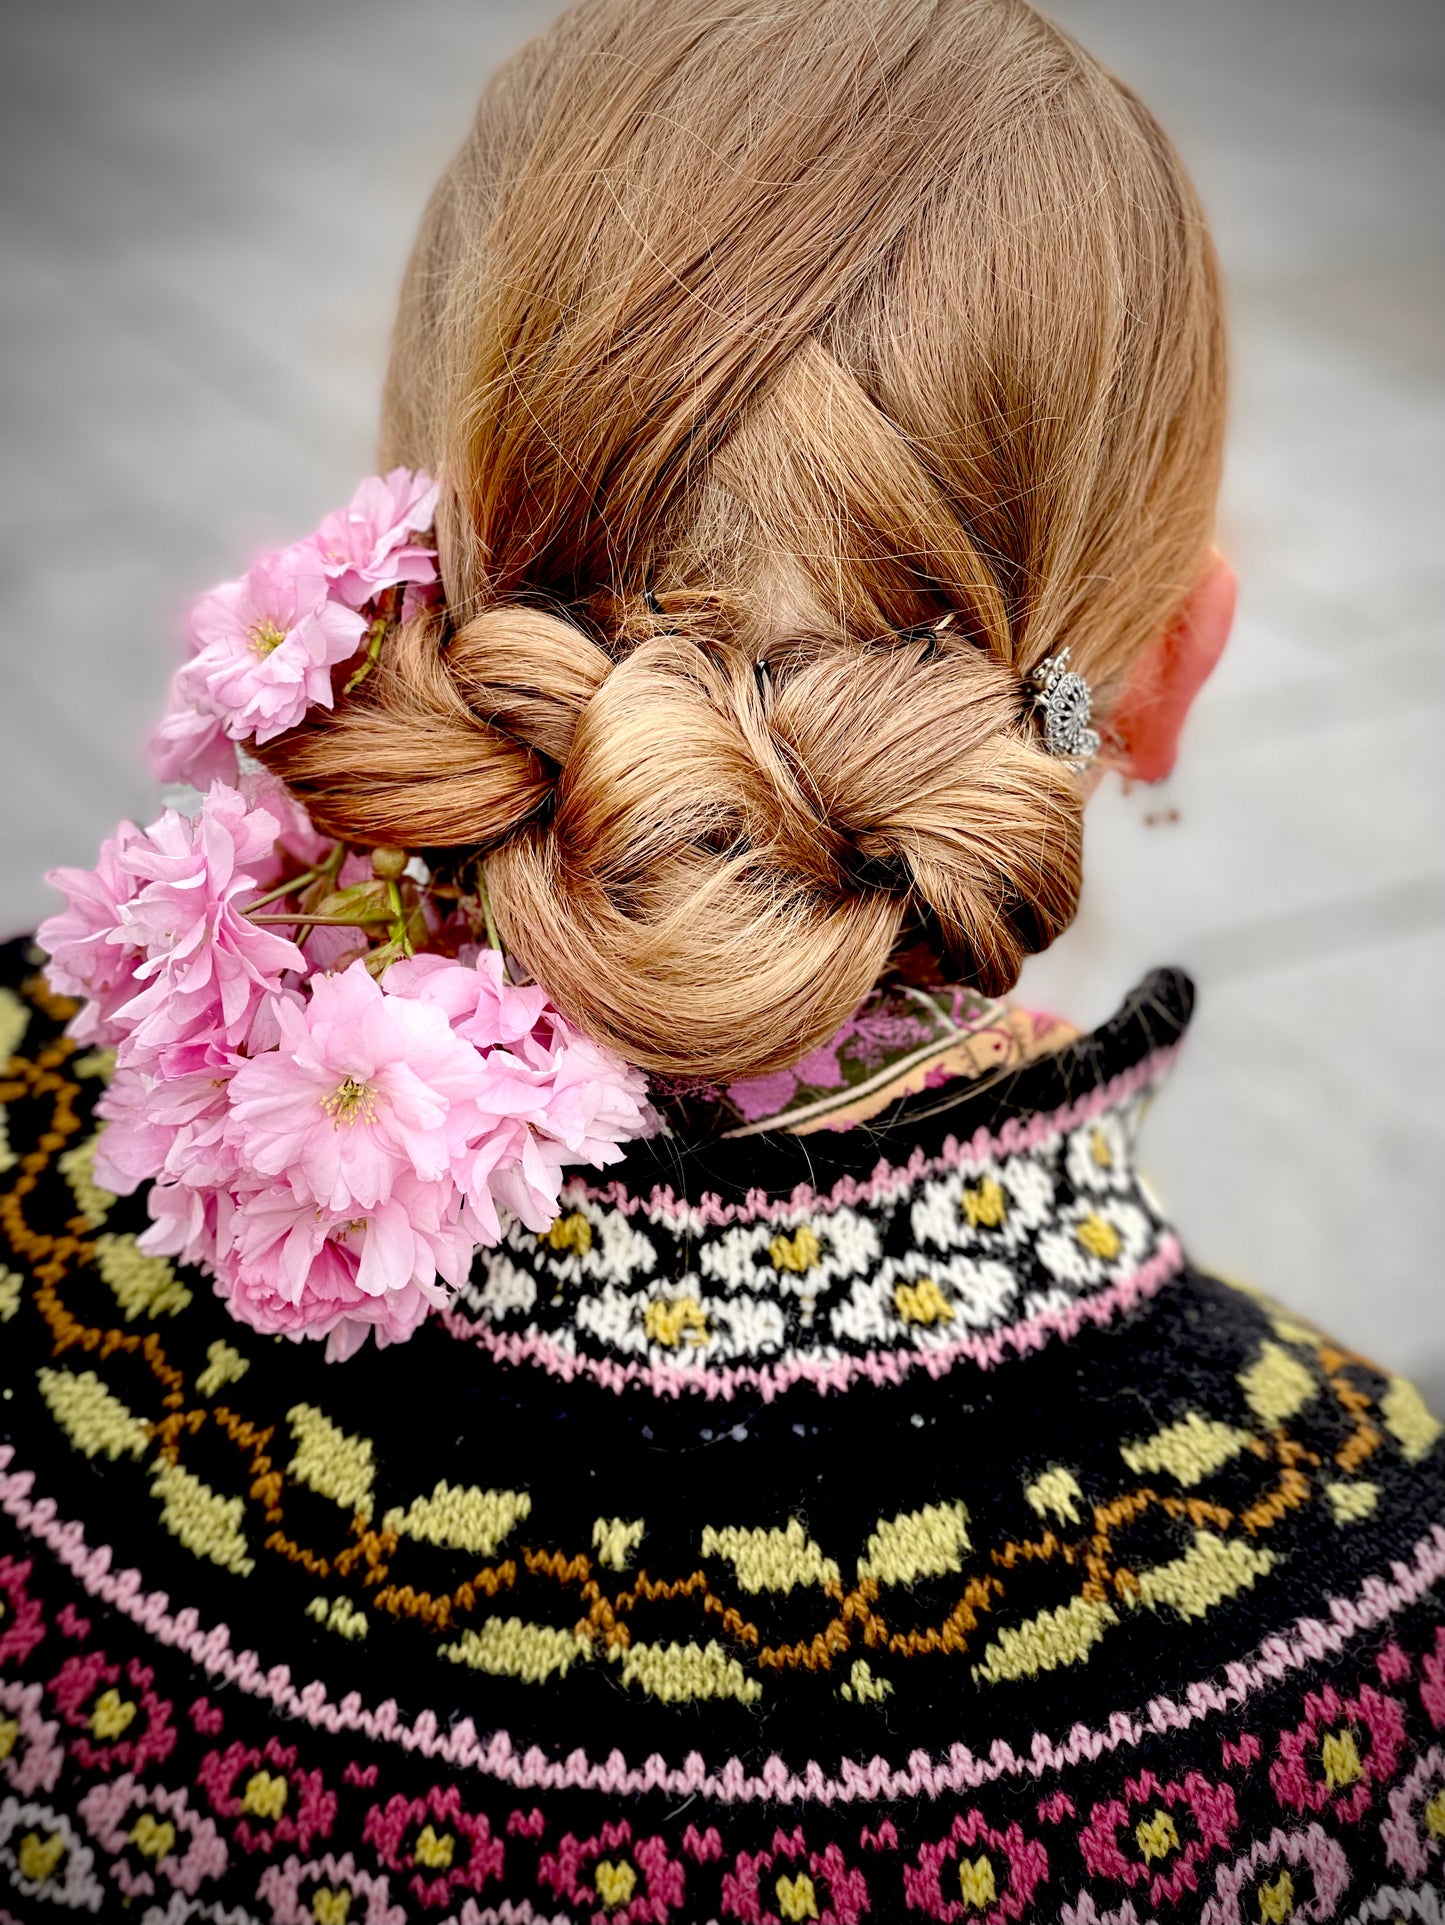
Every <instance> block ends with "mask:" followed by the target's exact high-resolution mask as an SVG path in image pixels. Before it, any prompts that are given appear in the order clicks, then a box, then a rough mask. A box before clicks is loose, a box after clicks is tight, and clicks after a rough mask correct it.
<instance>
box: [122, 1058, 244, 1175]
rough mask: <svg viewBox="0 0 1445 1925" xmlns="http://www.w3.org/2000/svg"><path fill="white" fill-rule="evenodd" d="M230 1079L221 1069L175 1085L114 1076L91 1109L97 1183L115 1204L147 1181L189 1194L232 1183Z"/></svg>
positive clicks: (137, 1075)
mask: <svg viewBox="0 0 1445 1925" xmlns="http://www.w3.org/2000/svg"><path fill="white" fill-rule="evenodd" d="M231 1074H232V1070H231V1068H230V1067H229V1066H225V1065H216V1066H214V1067H211V1068H207V1069H199V1070H193V1071H191V1072H190V1073H189V1074H187V1075H181V1076H174V1077H155V1076H149V1075H147V1074H145V1073H144V1072H143V1071H141V1070H138V1069H121V1070H117V1072H116V1074H115V1077H114V1079H113V1080H112V1082H111V1085H110V1087H109V1089H107V1090H106V1092H105V1094H104V1096H102V1098H101V1099H100V1101H99V1102H98V1103H97V1104H96V1106H95V1113H96V1115H97V1116H99V1117H100V1118H102V1120H103V1121H104V1123H105V1128H104V1130H103V1131H102V1132H101V1134H100V1138H99V1140H98V1142H97V1144H96V1150H95V1175H96V1181H97V1182H98V1183H101V1184H103V1185H104V1187H105V1188H106V1189H107V1190H114V1191H115V1193H116V1195H117V1196H130V1195H131V1194H132V1193H133V1192H134V1191H135V1190H137V1189H138V1188H139V1187H140V1185H141V1184H142V1183H144V1182H147V1181H149V1180H150V1179H151V1178H153V1177H173V1178H174V1179H175V1180H176V1181H177V1182H180V1183H185V1184H187V1185H188V1186H189V1187H191V1188H192V1189H220V1188H223V1187H224V1186H226V1185H227V1184H229V1183H231V1182H232V1181H233V1180H234V1179H235V1177H236V1175H237V1168H236V1158H235V1155H234V1153H233V1151H232V1150H231V1148H230V1145H229V1144H228V1142H227V1140H226V1125H227V1122H228V1120H229V1116H230V1111H229V1108H228V1105H227V1102H226V1089H227V1085H228V1083H229V1081H230V1077H231Z"/></svg>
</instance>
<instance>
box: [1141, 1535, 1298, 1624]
mask: <svg viewBox="0 0 1445 1925" xmlns="http://www.w3.org/2000/svg"><path fill="white" fill-rule="evenodd" d="M1274 1566H1275V1557H1274V1553H1273V1552H1272V1551H1257V1550H1255V1548H1254V1546H1253V1545H1252V1544H1246V1543H1245V1542H1244V1540H1243V1539H1242V1538H1231V1539H1229V1540H1227V1541H1226V1540H1225V1539H1224V1538H1222V1537H1216V1536H1215V1535H1214V1533H1213V1531H1196V1532H1195V1533H1194V1542H1193V1544H1192V1545H1191V1546H1190V1547H1189V1549H1188V1550H1187V1551H1186V1552H1185V1553H1184V1555H1183V1556H1182V1557H1176V1558H1174V1559H1172V1560H1171V1561H1170V1562H1169V1563H1168V1564H1156V1565H1155V1566H1154V1567H1153V1568H1152V1569H1151V1570H1147V1571H1140V1572H1139V1576H1138V1583H1139V1602H1140V1603H1141V1604H1143V1605H1146V1606H1147V1607H1148V1609H1149V1610H1151V1611H1157V1610H1159V1609H1160V1608H1161V1606H1165V1605H1167V1606H1168V1607H1169V1608H1170V1609H1172V1610H1175V1611H1177V1612H1178V1613H1179V1615H1180V1617H1183V1618H1202V1617H1203V1616H1205V1614H1206V1613H1207V1612H1209V1611H1212V1610H1213V1609H1214V1607H1215V1605H1216V1604H1222V1603H1223V1602H1224V1600H1225V1599H1226V1598H1231V1597H1235V1596H1236V1595H1237V1594H1238V1593H1239V1592H1240V1591H1246V1590H1248V1589H1249V1587H1250V1585H1251V1584H1253V1583H1254V1581H1255V1579H1256V1578H1260V1577H1263V1576H1264V1575H1265V1573H1266V1572H1267V1571H1272V1570H1273V1569H1274Z"/></svg>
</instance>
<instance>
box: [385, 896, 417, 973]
mask: <svg viewBox="0 0 1445 1925" xmlns="http://www.w3.org/2000/svg"><path fill="white" fill-rule="evenodd" d="M386 893H387V895H388V897H389V898H390V901H391V913H392V916H393V918H394V920H393V922H392V925H391V939H392V941H393V942H394V943H396V944H397V945H398V946H399V947H400V949H401V953H402V955H403V956H414V955H415V954H416V951H415V950H414V949H413V948H412V946H411V937H410V936H409V935H408V934H407V933H406V905H405V903H403V901H402V899H401V884H400V882H397V881H395V880H393V881H390V882H388V883H387V885H386Z"/></svg>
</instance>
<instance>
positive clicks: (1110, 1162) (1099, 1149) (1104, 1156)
mask: <svg viewBox="0 0 1445 1925" xmlns="http://www.w3.org/2000/svg"><path fill="white" fill-rule="evenodd" d="M1089 1154H1090V1156H1092V1157H1093V1159H1094V1163H1095V1166H1096V1167H1097V1168H1098V1169H1101V1170H1112V1169H1113V1167H1114V1152H1113V1151H1112V1150H1111V1149H1110V1148H1109V1139H1108V1137H1107V1136H1105V1134H1104V1132H1103V1131H1102V1130H1101V1129H1095V1130H1093V1131H1092V1132H1091V1134H1090V1136H1089Z"/></svg>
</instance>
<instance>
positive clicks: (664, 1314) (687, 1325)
mask: <svg viewBox="0 0 1445 1925" xmlns="http://www.w3.org/2000/svg"><path fill="white" fill-rule="evenodd" d="M642 1327H643V1329H644V1330H645V1331H646V1332H647V1335H648V1337H649V1338H650V1339H651V1341H652V1342H653V1343H660V1344H664V1345H665V1346H666V1347H667V1348H668V1349H669V1350H675V1349H676V1348H677V1346H678V1345H679V1344H680V1343H682V1342H683V1340H684V1339H686V1341H687V1342H688V1343H690V1344H704V1343H706V1342H707V1339H708V1328H707V1318H706V1316H704V1314H703V1308H702V1305H701V1304H700V1303H699V1302H698V1300H697V1298H696V1297H654V1298H653V1299H652V1301H651V1302H650V1303H649V1304H648V1306H647V1308H646V1309H645V1310H644V1311H643V1313H642Z"/></svg>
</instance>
